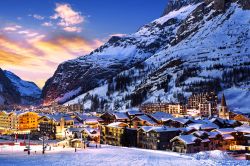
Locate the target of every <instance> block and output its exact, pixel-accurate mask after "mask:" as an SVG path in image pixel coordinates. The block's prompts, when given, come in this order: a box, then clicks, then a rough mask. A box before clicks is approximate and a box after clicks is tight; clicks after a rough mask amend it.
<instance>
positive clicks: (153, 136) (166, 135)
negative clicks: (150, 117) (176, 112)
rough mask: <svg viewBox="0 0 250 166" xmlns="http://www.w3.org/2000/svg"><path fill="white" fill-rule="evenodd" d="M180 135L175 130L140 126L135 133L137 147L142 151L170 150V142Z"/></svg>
mask: <svg viewBox="0 0 250 166" xmlns="http://www.w3.org/2000/svg"><path fill="white" fill-rule="evenodd" d="M180 133H181V131H180V130H179V129H177V128H168V127H165V126H159V127H150V126H142V127H141V128H140V129H139V130H138V132H137V135H138V139H137V146H138V147H140V148H144V149H154V150H167V149H169V150H170V149H171V144H170V140H171V139H172V138H174V137H175V136H177V135H179V134H180Z"/></svg>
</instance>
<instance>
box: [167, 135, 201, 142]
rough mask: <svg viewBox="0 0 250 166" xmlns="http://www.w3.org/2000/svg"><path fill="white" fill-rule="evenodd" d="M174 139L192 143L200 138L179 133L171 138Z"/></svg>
mask: <svg viewBox="0 0 250 166" xmlns="http://www.w3.org/2000/svg"><path fill="white" fill-rule="evenodd" d="M176 139H178V140H181V141H182V142H184V143H185V144H194V143H195V141H196V140H201V139H200V138H198V137H196V136H194V135H180V136H177V137H175V138H173V139H172V140H176Z"/></svg>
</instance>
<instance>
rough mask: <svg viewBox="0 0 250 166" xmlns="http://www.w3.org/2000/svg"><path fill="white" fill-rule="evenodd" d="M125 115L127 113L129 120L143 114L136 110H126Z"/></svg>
mask: <svg viewBox="0 0 250 166" xmlns="http://www.w3.org/2000/svg"><path fill="white" fill-rule="evenodd" d="M126 113H127V115H128V117H129V119H133V118H134V117H136V116H141V115H144V113H143V112H141V111H139V110H137V109H131V110H128V111H127V112H126Z"/></svg>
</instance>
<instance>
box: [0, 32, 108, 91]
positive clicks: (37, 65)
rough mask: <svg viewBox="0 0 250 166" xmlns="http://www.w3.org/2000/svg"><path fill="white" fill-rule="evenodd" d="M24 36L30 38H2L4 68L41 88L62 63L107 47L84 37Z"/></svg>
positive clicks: (0, 57)
mask: <svg viewBox="0 0 250 166" xmlns="http://www.w3.org/2000/svg"><path fill="white" fill-rule="evenodd" d="M32 33H34V32H32ZM23 35H25V37H26V38H25V40H24V41H22V42H18V41H17V40H11V39H9V38H7V37H6V36H0V66H1V67H2V68H4V69H7V70H11V71H13V72H15V73H17V74H18V75H19V76H20V77H21V78H23V79H26V80H31V81H34V82H36V83H37V84H38V85H39V86H40V87H42V86H43V85H44V83H45V81H46V80H47V79H48V78H49V77H50V76H51V75H52V74H53V72H54V71H55V70H56V68H57V66H58V64H59V63H61V62H63V61H66V60H69V59H73V58H76V57H78V56H81V55H85V54H88V53H89V52H90V51H92V50H94V49H95V48H97V47H99V46H100V45H102V44H103V43H102V42H101V41H99V40H93V41H87V40H85V39H84V38H82V37H65V36H61V37H55V38H52V39H45V35H43V34H37V35H34V36H32V35H27V33H23Z"/></svg>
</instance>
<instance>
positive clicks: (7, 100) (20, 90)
mask: <svg viewBox="0 0 250 166" xmlns="http://www.w3.org/2000/svg"><path fill="white" fill-rule="evenodd" d="M40 97H41V89H39V87H38V86H37V85H36V84H35V83H33V82H29V81H24V80H22V79H21V78H19V77H18V76H17V75H15V74H14V73H12V72H10V71H6V70H2V69H1V68H0V105H5V104H6V105H8V104H22V105H30V104H34V103H35V104H38V103H39V101H40Z"/></svg>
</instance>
